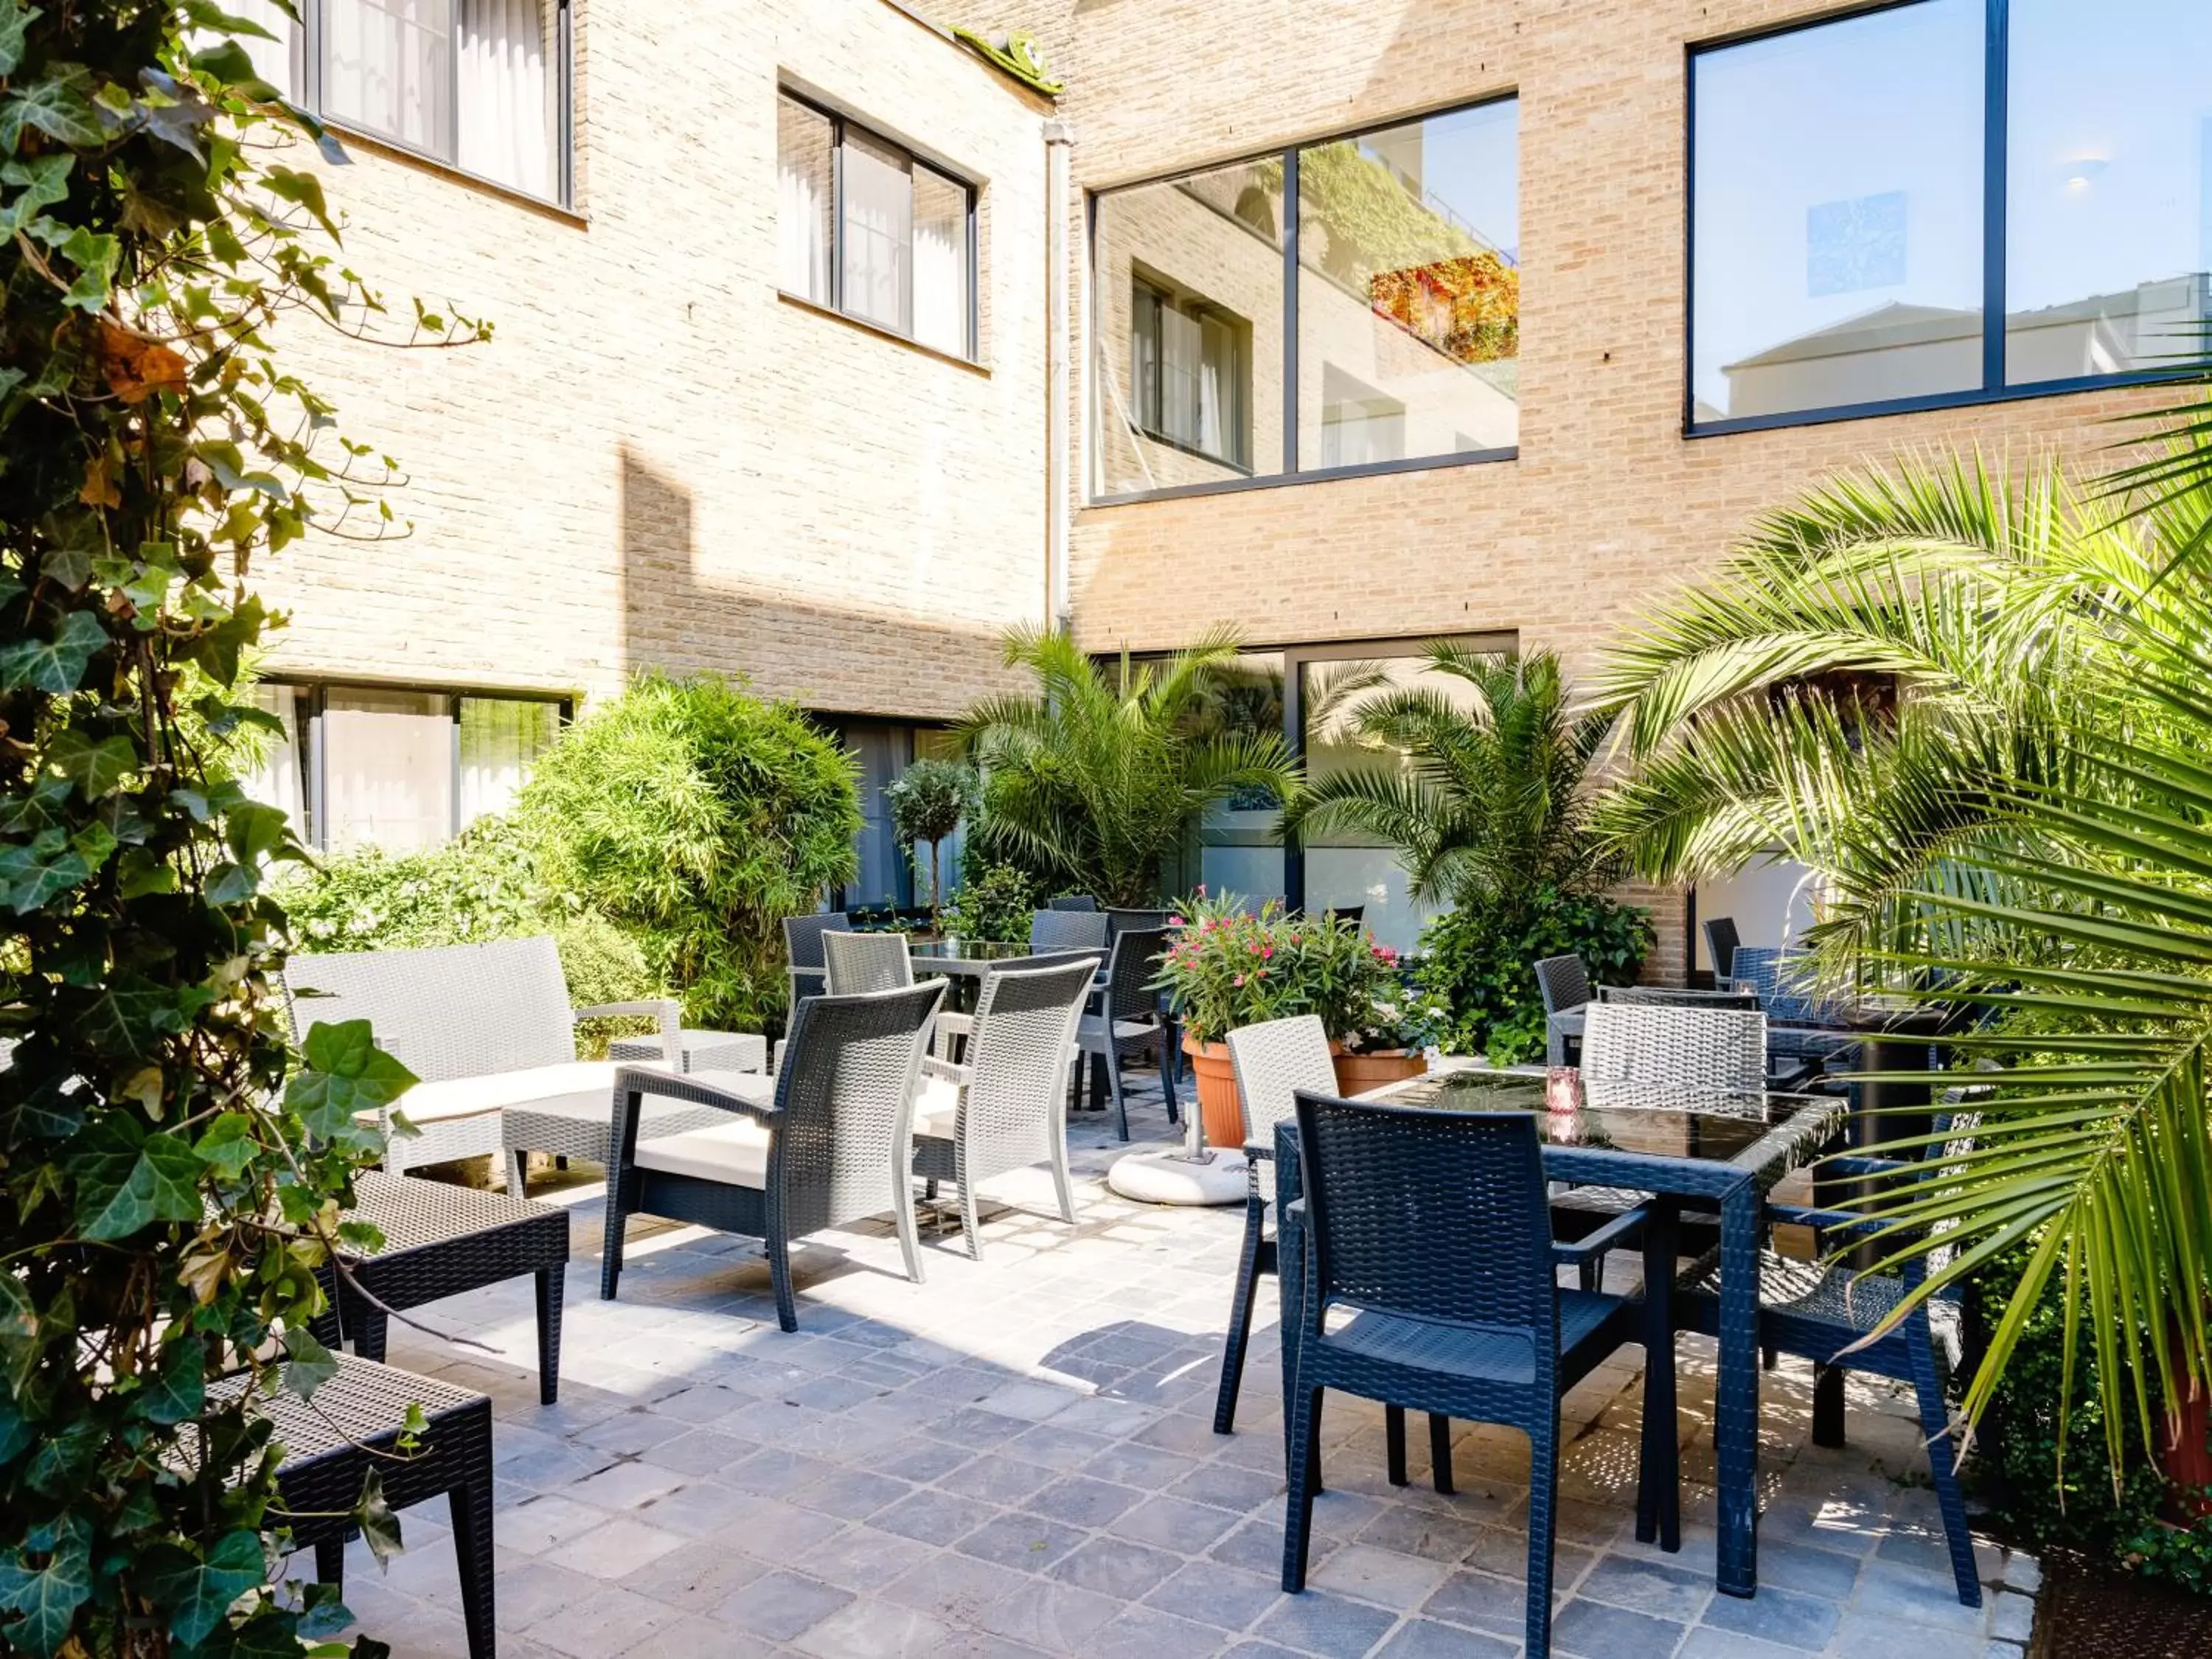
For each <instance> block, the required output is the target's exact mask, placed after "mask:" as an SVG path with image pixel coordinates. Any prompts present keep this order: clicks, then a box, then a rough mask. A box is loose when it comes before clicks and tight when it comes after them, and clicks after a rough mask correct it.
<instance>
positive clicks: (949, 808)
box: [884, 759, 982, 915]
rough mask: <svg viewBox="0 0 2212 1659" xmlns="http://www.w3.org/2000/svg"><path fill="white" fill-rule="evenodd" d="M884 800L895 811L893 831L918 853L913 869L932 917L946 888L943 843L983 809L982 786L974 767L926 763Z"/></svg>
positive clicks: (887, 792) (894, 786) (908, 772)
mask: <svg viewBox="0 0 2212 1659" xmlns="http://www.w3.org/2000/svg"><path fill="white" fill-rule="evenodd" d="M884 799H886V800H887V801H888V802H889V803H890V809H891V831H892V833H893V834H894V835H895V836H897V838H898V842H899V844H900V845H901V846H902V847H904V848H908V850H909V851H910V852H912V853H913V854H914V858H915V869H916V870H917V871H918V872H920V873H921V876H922V878H923V879H924V884H925V885H926V887H927V891H928V897H927V899H925V900H924V901H923V902H925V903H926V904H927V905H928V906H929V908H930V911H931V913H932V914H933V915H934V914H935V913H936V910H937V902H938V900H939V898H940V897H941V896H943V893H944V889H945V871H944V848H945V842H947V841H948V840H950V839H951V836H952V834H953V832H954V831H956V830H957V829H959V828H960V824H961V821H962V820H963V818H967V817H972V816H973V815H974V813H975V809H976V808H977V806H979V805H981V801H982V786H981V781H980V780H978V779H977V777H976V776H975V768H974V767H972V766H965V765H963V764H962V763H960V762H958V761H946V760H927V759H924V760H918V761H916V762H915V763H914V764H913V765H911V766H909V767H908V768H907V769H906V770H905V771H903V772H902V773H900V774H899V775H898V777H897V779H896V781H894V782H893V783H892V784H891V786H890V788H888V789H886V790H885V791H884ZM925 842H926V843H927V845H928V847H929V858H928V860H927V862H924V861H923V860H922V857H921V847H922V845H923V843H925Z"/></svg>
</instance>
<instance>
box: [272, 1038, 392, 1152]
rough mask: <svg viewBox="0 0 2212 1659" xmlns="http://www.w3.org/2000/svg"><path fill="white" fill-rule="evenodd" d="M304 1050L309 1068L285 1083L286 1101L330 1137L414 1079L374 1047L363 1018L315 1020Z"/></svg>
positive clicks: (386, 1101) (387, 1102)
mask: <svg viewBox="0 0 2212 1659" xmlns="http://www.w3.org/2000/svg"><path fill="white" fill-rule="evenodd" d="M306 1051H307V1068H308V1069H307V1071H306V1072H304V1073H300V1074H299V1075H297V1076H295V1077H294V1078H293V1079H292V1080H291V1081H290V1082H289V1084H287V1085H285V1089H284V1103H285V1104H286V1105H288V1106H289V1107H291V1108H292V1109H293V1110H295V1111H296V1112H298V1113H299V1114H300V1115H301V1120H302V1121H305V1122H306V1124H307V1127H308V1128H309V1129H310V1130H311V1131H313V1133H316V1134H319V1135H321V1136H324V1137H325V1138H326V1139H337V1138H338V1137H339V1136H341V1135H343V1134H344V1133H347V1132H348V1131H349V1130H351V1129H352V1128H353V1127H355V1122H354V1120H355V1118H356V1116H357V1115H359V1114H361V1113H363V1112H374V1111H375V1110H377V1109H379V1108H380V1107H386V1106H389V1105H391V1104H392V1102H393V1101H395V1100H397V1099H398V1098H399V1097H400V1096H401V1095H403V1094H404V1093H406V1092H407V1091H408V1090H409V1089H410V1087H412V1086H413V1085H414V1082H415V1073H412V1072H410V1071H409V1070H408V1069H407V1068H406V1067H405V1066H403V1065H401V1064H400V1063H399V1061H398V1060H395V1059H394V1058H393V1057H392V1055H390V1054H386V1053H385V1052H384V1050H382V1049H381V1048H378V1047H377V1046H376V1044H375V1042H374V1041H373V1040H372V1039H371V1037H370V1035H369V1024H368V1021H367V1020H365V1019H349V1020H343V1021H340V1022H339V1023H338V1024H335V1025H333V1024H325V1023H324V1022H323V1021H321V1020H317V1021H316V1022H315V1024H313V1026H312V1027H311V1028H310V1029H309V1030H308V1032H307V1044H306Z"/></svg>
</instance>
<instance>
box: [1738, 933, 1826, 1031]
mask: <svg viewBox="0 0 2212 1659" xmlns="http://www.w3.org/2000/svg"><path fill="white" fill-rule="evenodd" d="M1729 980H1730V981H1731V982H1732V983H1733V984H1734V985H1735V988H1736V989H1737V990H1740V991H1749V992H1751V993H1752V994H1753V995H1755V996H1756V997H1758V999H1759V1006H1760V1007H1762V1008H1764V1009H1765V1010H1766V1016H1767V1018H1769V1019H1771V1020H1773V1021H1775V1022H1777V1023H1778V1024H1784V1025H1826V1024H1835V1023H1838V1022H1839V1021H1840V1020H1841V1019H1842V1018H1843V1016H1842V1013H1841V1011H1839V1010H1838V1009H1837V1008H1835V1007H1833V1006H1831V1005H1830V1004H1829V1003H1828V1002H1827V1000H1826V999H1824V998H1823V997H1821V996H1820V992H1819V987H1816V986H1815V985H1814V983H1813V981H1812V976H1811V975H1810V974H1809V973H1808V972H1807V971H1805V958H1804V957H1802V956H1793V955H1790V954H1789V953H1787V952H1785V951H1779V950H1777V949H1776V948H1775V947H1774V946H1772V945H1738V946H1737V947H1736V952H1735V971H1734V972H1733V973H1731V974H1730V975H1729Z"/></svg>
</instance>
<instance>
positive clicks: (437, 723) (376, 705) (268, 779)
mask: <svg viewBox="0 0 2212 1659" xmlns="http://www.w3.org/2000/svg"><path fill="white" fill-rule="evenodd" d="M253 695H254V697H255V699H256V701H257V702H258V703H259V704H260V706H261V707H262V708H264V709H266V710H268V711H269V712H270V714H274V715H276V719H277V720H278V721H279V722H280V723H281V724H282V726H283V732H282V735H279V736H272V737H270V738H268V739H267V740H266V742H265V744H264V749H263V752H262V754H261V756H260V757H259V760H258V763H257V764H256V765H255V766H254V767H253V768H252V769H251V770H250V772H249V773H248V774H247V775H246V779H245V782H246V788H247V789H248V791H249V792H250V793H252V794H253V795H254V796H255V797H256V798H257V799H260V800H264V801H266V802H267V803H269V804H270V805H272V806H281V807H283V809H284V811H285V812H286V813H287V814H288V815H289V817H291V819H292V824H293V829H294V830H295V833H297V834H298V836H300V838H301V841H302V842H305V843H306V844H307V846H309V847H312V848H315V849H316V850H317V851H319V852H325V853H346V852H353V851H356V850H357V849H359V848H366V847H380V848H384V849H385V850H386V851H387V852H392V853H416V852H423V851H427V850H428V849H429V848H434V847H439V846H442V845H443V844H444V843H445V842H448V841H451V840H452V839H453V837H454V836H457V835H459V833H460V832H461V831H462V830H463V829H466V828H467V827H468V826H469V825H470V824H471V823H475V822H476V821H477V819H478V818H480V817H485V816H487V815H488V814H491V813H495V812H503V811H506V810H507V808H508V807H509V806H510V805H513V800H514V797H515V793H516V792H517V791H519V790H520V788H521V787H522V786H523V784H524V783H525V782H526V781H527V780H528V778H529V775H530V769H531V766H532V763H534V762H535V761H536V760H537V758H538V756H539V755H540V754H542V753H543V752H544V750H546V749H547V748H548V747H549V746H550V744H552V742H553V739H554V737H555V735H556V733H557V732H558V731H559V730H560V726H561V724H562V721H563V720H565V719H567V718H568V712H569V705H568V702H567V701H566V700H565V699H562V698H559V697H553V696H530V695H524V694H514V693H495V692H477V691H459V690H446V689H430V688H424V687H418V686H386V685H349V684H340V683H336V682H295V681H268V682H264V684H260V685H258V686H256V687H255V688H254V693H253Z"/></svg>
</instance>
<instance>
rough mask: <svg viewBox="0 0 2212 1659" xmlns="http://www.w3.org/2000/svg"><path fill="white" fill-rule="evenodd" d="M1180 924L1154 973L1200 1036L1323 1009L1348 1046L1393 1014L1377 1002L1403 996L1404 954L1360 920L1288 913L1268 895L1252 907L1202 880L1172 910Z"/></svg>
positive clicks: (1216, 1038)
mask: <svg viewBox="0 0 2212 1659" xmlns="http://www.w3.org/2000/svg"><path fill="white" fill-rule="evenodd" d="M1169 921H1170V925H1171V926H1175V927H1179V928H1180V930H1181V931H1180V932H1179V933H1177V934H1176V940H1175V943H1174V944H1173V945H1170V946H1169V948H1168V950H1167V952H1166V954H1165V955H1164V956H1163V957H1161V959H1160V975H1159V978H1158V980H1157V981H1155V983H1157V984H1158V987H1160V988H1161V989H1162V990H1164V991H1166V992H1167V993H1168V994H1169V995H1170V997H1172V998H1173V999H1174V1000H1175V1005H1176V1010H1177V1012H1178V1014H1179V1016H1180V1018H1182V1023H1183V1029H1184V1030H1185V1031H1186V1032H1188V1034H1189V1036H1190V1037H1191V1039H1192V1041H1194V1042H1220V1041H1221V1040H1222V1039H1223V1038H1224V1037H1225V1036H1228V1035H1229V1033H1230V1032H1231V1031H1233V1030H1237V1029H1238V1028H1239V1027H1240V1026H1245V1025H1255V1024H1259V1023H1260V1022H1261V1021H1262V1020H1269V1019H1284V1018H1289V1017H1291V1016H1292V1015H1296V1014H1318V1015H1319V1016H1320V1017H1321V1021H1322V1025H1323V1026H1324V1027H1325V1028H1326V1029H1327V1030H1328V1034H1329V1036H1331V1037H1333V1038H1335V1039H1337V1040H1339V1041H1341V1042H1346V1044H1348V1045H1350V1044H1356V1043H1357V1042H1358V1040H1359V1039H1360V1038H1361V1037H1362V1036H1366V1035H1368V1034H1370V1033H1372V1032H1375V1031H1376V1030H1378V1029H1380V1028H1382V1027H1383V1026H1385V1025H1389V1024H1393V1022H1392V1021H1391V1020H1389V1019H1385V1018H1382V1017H1379V1016H1378V1007H1380V1006H1390V1007H1392V1008H1393V1011H1394V1012H1395V1003H1396V1001H1397V1000H1398V999H1399V998H1400V997H1401V996H1402V994H1403V987H1402V984H1401V978H1400V973H1399V966H1398V957H1397V953H1396V952H1395V951H1392V950H1390V949H1389V947H1388V946H1387V945H1377V944H1376V942H1375V940H1374V939H1373V937H1372V936H1371V935H1370V934H1368V933H1364V931H1362V929H1361V928H1360V927H1359V926H1358V924H1357V923H1356V922H1351V921H1335V920H1325V919H1323V918H1321V917H1317V916H1290V915H1285V914H1284V913H1283V910H1282V908H1281V907H1280V906H1279V905H1278V904H1277V903H1276V902H1274V901H1273V900H1272V899H1270V900H1268V901H1267V902H1266V903H1264V904H1262V905H1261V907H1260V908H1258V909H1257V910H1253V909H1249V908H1247V907H1246V905H1245V903H1244V902H1243V900H1241V899H1239V898H1238V897H1237V896H1236V895H1234V894H1232V893H1221V894H1218V895H1214V896H1208V895H1207V893H1206V890H1205V889H1204V888H1203V887H1201V888H1200V889H1199V890H1198V891H1197V892H1196V893H1195V894H1194V895H1193V896H1191V898H1190V899H1188V901H1187V902H1184V903H1182V904H1181V905H1178V906H1176V907H1175V908H1173V909H1172V910H1171V911H1170V916H1169Z"/></svg>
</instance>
